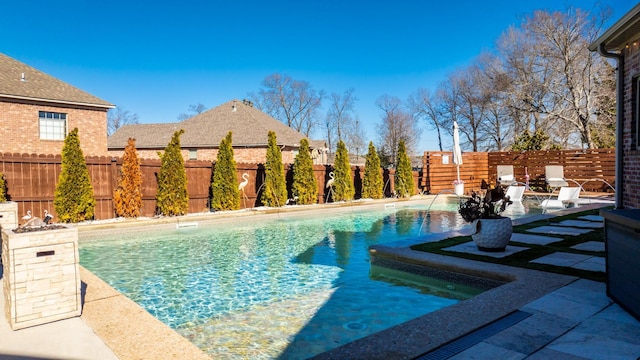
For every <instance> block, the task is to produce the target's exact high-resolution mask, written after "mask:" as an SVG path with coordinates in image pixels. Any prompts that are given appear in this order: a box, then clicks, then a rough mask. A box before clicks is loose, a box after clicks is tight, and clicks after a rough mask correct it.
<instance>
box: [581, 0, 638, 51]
mask: <svg viewBox="0 0 640 360" xmlns="http://www.w3.org/2000/svg"><path fill="white" fill-rule="evenodd" d="M638 37H640V4H637V5H636V6H634V7H633V8H632V9H631V10H629V12H627V13H626V14H625V15H623V16H622V17H621V18H620V20H618V21H616V23H615V24H613V25H612V26H611V27H610V28H609V29H607V31H605V32H604V34H602V35H601V36H600V37H599V38H598V39H596V41H594V42H593V43H591V44H590V45H589V50H591V51H596V50H598V47H599V46H600V45H602V46H603V47H604V50H606V51H622V50H623V49H624V48H625V47H626V46H627V45H628V44H629V42H631V41H636V40H638Z"/></svg>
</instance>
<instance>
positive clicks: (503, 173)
mask: <svg viewBox="0 0 640 360" xmlns="http://www.w3.org/2000/svg"><path fill="white" fill-rule="evenodd" d="M496 172H497V173H498V183H500V185H502V186H509V185H516V184H517V182H516V176H515V175H514V174H513V165H498V167H497V171H496Z"/></svg>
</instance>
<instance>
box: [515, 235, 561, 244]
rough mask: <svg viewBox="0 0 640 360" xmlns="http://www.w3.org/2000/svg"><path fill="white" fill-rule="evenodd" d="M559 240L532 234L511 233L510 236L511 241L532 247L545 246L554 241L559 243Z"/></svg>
mask: <svg viewBox="0 0 640 360" xmlns="http://www.w3.org/2000/svg"><path fill="white" fill-rule="evenodd" d="M561 240H562V239H561V238H557V237H551V236H544V235H533V234H524V233H513V234H511V241H517V242H521V243H526V244H534V245H547V244H551V243H553V242H556V241H561Z"/></svg>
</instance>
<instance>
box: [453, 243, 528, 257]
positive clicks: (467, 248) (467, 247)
mask: <svg viewBox="0 0 640 360" xmlns="http://www.w3.org/2000/svg"><path fill="white" fill-rule="evenodd" d="M528 249H529V248H527V247H521V246H513V245H507V248H506V249H505V250H504V251H501V252H490V251H481V250H479V249H478V247H477V246H476V244H475V243H474V242H473V241H467V242H466V243H462V244H458V245H456V246H450V247H448V248H444V249H442V250H446V251H455V252H463V253H467V254H474V255H482V256H490V257H493V258H503V257H507V256H509V255H512V254H515V253H517V252H520V251H523V250H528Z"/></svg>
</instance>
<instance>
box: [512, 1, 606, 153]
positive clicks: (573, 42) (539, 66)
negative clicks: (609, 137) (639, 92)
mask: <svg viewBox="0 0 640 360" xmlns="http://www.w3.org/2000/svg"><path fill="white" fill-rule="evenodd" d="M609 14H610V11H609V10H604V11H602V12H598V13H595V15H590V13H589V12H585V11H582V10H580V9H572V8H570V9H568V10H567V11H566V12H553V13H549V12H545V11H536V12H534V13H533V15H532V16H529V17H527V18H526V19H525V20H524V22H523V24H522V25H521V28H520V29H518V30H516V29H511V30H510V31H509V32H508V33H506V34H505V35H503V37H502V38H501V41H500V43H499V44H500V50H501V52H502V54H503V56H504V58H505V63H506V64H507V65H508V67H509V68H510V73H511V74H513V75H516V76H513V79H514V82H515V87H514V88H515V89H517V90H516V92H515V93H514V94H513V95H514V96H516V97H517V99H518V100H519V101H515V102H514V106H517V107H519V109H520V110H524V111H527V112H528V113H530V114H532V116H533V117H534V119H536V120H538V119H543V120H544V122H545V124H544V125H545V128H546V131H547V132H548V133H549V135H550V136H551V138H552V141H553V142H555V143H558V144H562V145H563V146H574V145H577V146H581V147H588V148H593V147H595V146H596V145H595V143H594V140H593V135H592V133H591V131H592V128H593V123H594V121H596V118H597V114H598V112H599V102H598V100H597V97H598V96H599V95H598V93H599V91H598V87H599V86H601V85H602V84H605V83H607V81H606V79H601V81H600V82H598V81H595V79H596V78H598V77H601V76H606V74H607V73H606V72H605V71H603V68H604V67H606V65H605V62H606V61H605V60H604V59H602V58H601V57H600V56H598V55H597V54H595V53H592V52H590V51H589V50H588V48H587V47H588V44H589V43H591V42H592V41H594V40H595V39H596V37H597V36H598V34H599V33H600V31H601V29H602V26H603V23H604V21H605V20H606V19H607V18H608V16H609Z"/></svg>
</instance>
